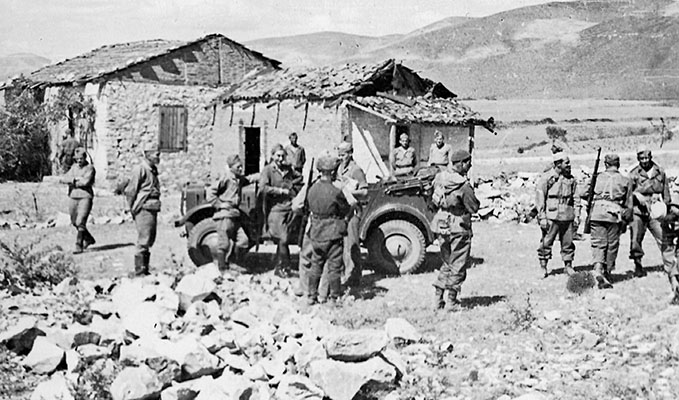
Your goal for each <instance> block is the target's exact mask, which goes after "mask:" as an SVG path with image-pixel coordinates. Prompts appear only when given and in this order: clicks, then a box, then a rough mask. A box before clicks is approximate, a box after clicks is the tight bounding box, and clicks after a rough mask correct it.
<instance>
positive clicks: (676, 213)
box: [666, 181, 679, 305]
mask: <svg viewBox="0 0 679 400" xmlns="http://www.w3.org/2000/svg"><path fill="white" fill-rule="evenodd" d="M670 197H671V200H670V205H669V207H668V211H667V219H666V225H667V228H666V236H667V238H668V239H669V242H670V243H671V244H672V245H673V246H674V248H675V249H679V243H677V241H678V240H679V188H678V187H677V186H676V181H675V185H674V187H673V189H672V190H671V191H670ZM678 258H679V251H678V250H675V254H674V263H673V264H672V267H671V268H669V269H666V272H667V277H668V278H669V280H670V286H671V287H672V294H673V295H674V296H673V297H672V301H671V302H670V304H672V305H679V265H678V264H677V259H678Z"/></svg>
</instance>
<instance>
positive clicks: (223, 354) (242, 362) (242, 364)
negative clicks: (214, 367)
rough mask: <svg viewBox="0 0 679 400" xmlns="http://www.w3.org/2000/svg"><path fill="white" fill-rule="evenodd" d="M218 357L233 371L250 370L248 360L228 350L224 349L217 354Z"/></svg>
mask: <svg viewBox="0 0 679 400" xmlns="http://www.w3.org/2000/svg"><path fill="white" fill-rule="evenodd" d="M217 357H219V358H221V359H222V361H223V362H224V364H226V366H228V367H229V368H231V369H235V370H238V371H245V370H246V369H248V368H250V363H249V362H248V360H247V359H246V358H245V357H243V356H239V355H236V354H231V353H230V352H229V350H228V349H223V350H220V351H219V352H217Z"/></svg>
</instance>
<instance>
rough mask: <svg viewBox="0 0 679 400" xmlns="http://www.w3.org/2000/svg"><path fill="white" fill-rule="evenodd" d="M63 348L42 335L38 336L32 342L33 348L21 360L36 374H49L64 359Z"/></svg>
mask: <svg viewBox="0 0 679 400" xmlns="http://www.w3.org/2000/svg"><path fill="white" fill-rule="evenodd" d="M64 354H65V353H64V350H62V349H61V348H60V347H59V346H57V345H56V344H54V343H52V342H50V341H49V340H47V339H46V338H45V337H44V336H38V337H37V338H35V342H33V348H32V349H31V352H30V353H28V355H27V356H26V358H24V360H23V361H22V362H21V364H22V365H24V366H25V367H27V368H30V369H31V370H32V371H33V372H35V373H38V374H49V373H51V372H52V371H54V370H55V369H57V367H58V366H59V364H60V363H61V360H63V359H64Z"/></svg>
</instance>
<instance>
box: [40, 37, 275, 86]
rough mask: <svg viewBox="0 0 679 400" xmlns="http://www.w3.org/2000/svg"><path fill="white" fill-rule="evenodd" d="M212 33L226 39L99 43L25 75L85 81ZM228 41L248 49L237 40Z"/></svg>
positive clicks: (48, 80) (54, 80) (56, 80)
mask: <svg viewBox="0 0 679 400" xmlns="http://www.w3.org/2000/svg"><path fill="white" fill-rule="evenodd" d="M215 37H222V38H224V39H226V40H229V39H228V38H226V37H224V36H223V35H220V34H211V35H207V36H205V37H202V38H199V39H196V40H192V41H180V40H163V39H155V40H144V41H139V42H131V43H120V44H113V45H108V46H102V47H100V48H98V49H95V50H92V51H90V52H89V53H85V54H82V55H79V56H77V57H74V58H70V59H67V60H64V61H61V62H59V63H56V64H52V65H48V66H46V67H43V68H41V69H39V70H37V71H34V72H32V73H31V74H30V75H28V76H27V78H28V79H29V80H31V81H34V82H36V83H50V84H60V83H70V82H83V81H89V80H92V79H95V78H98V77H101V76H103V75H107V74H110V73H112V72H116V71H120V70H123V69H125V68H129V67H131V66H133V65H136V64H139V63H143V62H146V61H148V60H150V59H152V58H155V57H158V56H162V55H165V54H168V53H170V52H172V51H175V50H178V49H180V48H182V47H184V46H188V45H192V44H195V43H198V42H202V41H204V40H209V39H212V38H215ZM231 42H232V43H234V44H235V45H237V46H240V47H242V48H243V49H246V50H248V49H247V48H246V47H244V46H243V45H241V44H239V43H236V42H233V41H231ZM248 51H250V52H251V53H253V54H254V55H256V56H258V57H261V58H263V59H266V60H268V61H270V62H271V63H272V64H274V65H275V66H278V65H279V64H280V62H278V61H276V60H272V59H269V58H267V57H264V56H263V55H262V54H261V53H258V52H255V51H252V50H248Z"/></svg>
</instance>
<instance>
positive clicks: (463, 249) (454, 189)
mask: <svg viewBox="0 0 679 400" xmlns="http://www.w3.org/2000/svg"><path fill="white" fill-rule="evenodd" d="M471 166H472V157H471V155H470V154H469V152H467V151H465V150H457V151H455V152H454V153H453V154H452V155H451V166H450V167H449V168H447V169H445V170H442V171H440V172H439V173H437V174H436V177H435V178H434V183H433V185H434V193H433V195H432V202H433V203H434V205H436V206H437V207H438V211H437V212H436V214H435V215H434V217H433V219H432V221H431V229H432V232H434V233H435V234H437V236H438V240H439V245H440V248H441V250H440V255H441V259H442V261H443V265H441V271H440V272H439V276H438V279H437V280H436V282H434V288H435V289H436V302H435V307H436V309H441V308H444V307H445V306H446V302H445V300H444V294H445V291H446V290H447V291H448V305H447V307H448V309H449V310H450V311H455V310H457V309H459V306H460V301H459V300H458V295H459V294H460V290H461V287H462V283H463V282H464V281H465V279H466V278H467V268H469V265H470V262H471V246H472V214H474V213H475V212H477V211H478V210H479V204H480V203H479V200H478V199H477V198H476V195H475V194H474V189H473V188H472V185H471V184H470V183H469V180H468V179H467V176H466V175H467V172H468V171H469V169H470V168H471Z"/></svg>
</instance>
